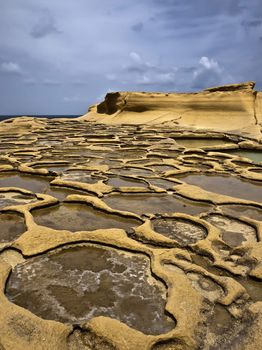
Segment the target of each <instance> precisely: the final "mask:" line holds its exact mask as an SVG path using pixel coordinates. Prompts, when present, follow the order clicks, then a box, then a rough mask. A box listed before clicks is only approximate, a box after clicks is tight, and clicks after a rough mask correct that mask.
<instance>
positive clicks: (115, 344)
mask: <svg viewBox="0 0 262 350" xmlns="http://www.w3.org/2000/svg"><path fill="white" fill-rule="evenodd" d="M252 88H253V84H252V83H246V84H241V85H232V86H229V87H218V88H213V89H208V90H207V91H203V92H201V93H199V94H189V95H186V94H170V95H168V96H165V94H143V93H140V94H138V93H130V94H128V93H127V96H126V95H124V94H122V93H120V94H115V95H112V94H111V95H108V96H107V98H106V100H105V102H104V103H103V104H102V105H100V106H98V107H93V110H95V111H96V112H90V113H89V114H88V115H87V117H84V118H80V119H76V120H70V119H63V120H61V119H57V120H56V119H51V120H48V119H40V120H39V119H32V118H26V117H24V118H21V119H19V118H18V119H13V120H7V121H5V122H2V123H0V140H1V143H0V151H1V154H0V349H1V350H3V349H4V350H24V349H28V350H42V349H45V350H60V349H61V350H79V349H80V350H90V349H92V350H104V349H106V350H200V349H201V350H220V349H221V350H229V349H232V350H255V349H260V348H261V347H262V343H261V336H260V334H261V329H262V287H261V280H262V245H261V240H262V151H261V148H262V144H261V141H260V138H259V135H260V134H259V132H258V130H259V127H260V125H259V122H256V120H261V119H259V118H261V95H260V93H255V92H254V91H253V90H252ZM124 96H125V97H124ZM125 100H126V101H127V102H125ZM190 101H191V102H190ZM193 101H194V102H193ZM237 101H238V102H237ZM209 103H210V105H209ZM190 104H191V107H190V108H189V105H190ZM252 106H253V107H252ZM254 106H255V107H254ZM187 108H188V113H184V117H181V118H180V119H179V122H178V118H176V115H177V114H179V113H180V112H179V111H182V110H184V111H185V110H186V109H187ZM254 108H255V110H256V114H254ZM217 109H219V110H220V112H219V113H220V114H219V115H220V124H222V125H220V124H219V123H217V122H216V123H217V124H214V123H215V122H213V121H214V120H215V115H217V114H216V113H217ZM98 110H99V112H97V111H98ZM194 111H195V119H194ZM101 112H103V113H102V114H101ZM104 112H107V113H104ZM162 112H164V113H166V117H164V116H162V117H161V118H162V119H161V118H160V117H159V115H160V114H161V113H162ZM110 113H111V114H110ZM181 113H182V112H181ZM259 113H260V114H259ZM153 115H154V116H155V118H156V119H155V120H153ZM174 116H175V117H174ZM101 118H102V119H101ZM134 118H135V119H136V120H135V122H136V123H137V124H140V125H130V124H133V122H132V123H131V121H133V119H134ZM164 118H167V119H166V121H167V122H168V123H165V122H163V120H164ZM172 118H173V119H172ZM174 118H175V119H174ZM245 118H246V119H245ZM92 119H94V120H97V121H99V123H98V122H91V120H92ZM231 119H232V120H234V123H235V124H234V125H235V126H236V125H237V128H236V127H235V128H234V129H233V122H232V121H231ZM193 120H195V121H194V123H196V124H197V123H203V128H202V127H201V128H200V127H199V125H197V127H196V125H195V124H194V123H193ZM238 120H239V122H238ZM244 120H246V123H249V124H248V125H249V127H248V129H247V130H248V132H246V129H243V130H242V131H241V130H237V129H238V127H239V125H242V124H243V123H244ZM101 121H104V122H105V123H104V124H101V123H100V122H101ZM171 121H172V123H173V124H172V123H171V124H170V122H171ZM182 121H183V123H184V124H183V123H182ZM189 121H190V122H189ZM207 121H208V122H209V123H211V121H212V123H211V124H212V125H211V124H208V125H206V124H205V123H206V122H207ZM125 122H126V123H128V124H125ZM118 123H121V125H118ZM176 123H178V124H176ZM190 123H192V124H190ZM112 124H113V125H112ZM115 124H116V125H115ZM171 125H173V126H172V127H171ZM215 125H217V127H215ZM229 125H231V126H232V128H231V129H230V128H229ZM219 128H220V129H219ZM222 128H223V130H224V131H222ZM228 128H229V129H228ZM251 131H252V132H251ZM259 141H260V142H259Z"/></svg>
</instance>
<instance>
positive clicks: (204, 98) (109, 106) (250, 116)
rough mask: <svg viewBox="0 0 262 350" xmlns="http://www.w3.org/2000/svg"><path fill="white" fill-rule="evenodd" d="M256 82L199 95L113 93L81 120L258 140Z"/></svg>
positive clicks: (261, 118)
mask: <svg viewBox="0 0 262 350" xmlns="http://www.w3.org/2000/svg"><path fill="white" fill-rule="evenodd" d="M254 86H255V83H254V82H247V83H242V84H233V85H226V86H221V87H215V88H210V89H206V90H204V91H201V92H198V93H145V92H112V93H108V94H107V95H106V97H105V100H104V101H103V102H102V103H100V104H98V105H95V106H92V107H91V108H90V110H89V112H88V113H87V114H85V115H84V116H83V117H81V119H82V120H87V121H95V122H102V123H106V124H121V123H126V124H154V125H155V124H164V125H167V124H168V125H172V126H177V127H181V128H195V129H198V130H214V131H227V132H234V133H238V134H242V135H246V136H253V137H255V138H260V137H261V123H262V116H261V113H262V112H261V111H262V108H261V92H257V91H255V90H254Z"/></svg>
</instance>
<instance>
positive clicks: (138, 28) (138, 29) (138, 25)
mask: <svg viewBox="0 0 262 350" xmlns="http://www.w3.org/2000/svg"><path fill="white" fill-rule="evenodd" d="M143 28H144V24H143V23H142V22H139V23H136V24H133V25H132V26H131V29H132V30H133V31H134V32H141V31H142V30H143Z"/></svg>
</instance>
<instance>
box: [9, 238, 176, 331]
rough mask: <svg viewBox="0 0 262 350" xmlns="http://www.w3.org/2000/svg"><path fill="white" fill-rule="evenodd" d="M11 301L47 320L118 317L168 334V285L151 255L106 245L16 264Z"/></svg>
mask: <svg viewBox="0 0 262 350" xmlns="http://www.w3.org/2000/svg"><path fill="white" fill-rule="evenodd" d="M6 294H7V296H8V298H9V300H10V301H12V302H14V303H16V304H18V305H20V306H23V307H25V308H27V309H29V310H30V311H32V312H33V313H35V314H37V315H38V316H40V317H43V318H44V319H53V320H57V321H60V322H69V323H83V322H85V321H88V320H90V319H91V318H93V317H97V316H108V317H112V318H116V319H118V320H120V321H122V322H124V323H126V324H127V325H129V326H130V327H134V328H136V329H138V330H140V331H142V332H144V333H146V334H161V333H166V332H168V331H169V330H171V329H172V328H174V326H175V323H174V321H173V320H172V319H171V318H169V317H168V316H166V315H165V314H164V307H165V288H164V286H163V285H162V283H160V282H157V281H156V280H155V279H154V278H152V276H151V274H150V267H149V259H148V258H146V257H144V256H142V255H139V254H137V255H136V254H131V253H124V252H121V251H119V250H115V249H109V248H105V247H101V246H97V245H96V246H93V245H88V246H85V247H76V248H74V247H71V248H64V249H62V250H58V251H56V252H52V253H51V254H47V255H44V256H40V257H36V258H32V259H30V260H28V261H27V262H25V263H23V264H21V265H17V266H16V267H15V269H14V271H13V273H12V275H11V277H10V279H9V282H8V284H7V289H6Z"/></svg>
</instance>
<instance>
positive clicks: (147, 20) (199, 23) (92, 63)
mask: <svg viewBox="0 0 262 350" xmlns="http://www.w3.org/2000/svg"><path fill="white" fill-rule="evenodd" d="M261 63H262V0H248V1H247V0H100V1H98V0H37V1H36V0H10V1H6V0H0V114H1V115H4V114H18V115H32V114H39V115H43V114H68V115H69V114H84V113H86V111H87V110H88V107H89V106H90V105H92V104H94V103H98V102H99V101H102V100H103V97H104V96H105V94H106V93H107V92H111V91H164V92H166V91H168V92H190V91H198V90H201V89H204V88H208V87H211V86H216V85H222V84H229V83H236V82H243V81H249V80H255V81H256V82H257V85H256V88H257V90H262V69H261Z"/></svg>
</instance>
